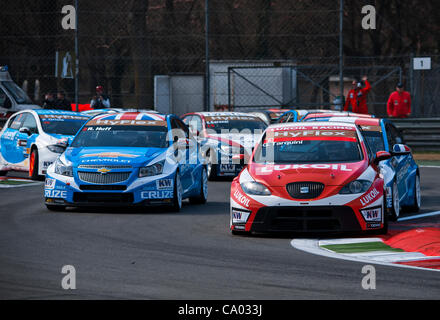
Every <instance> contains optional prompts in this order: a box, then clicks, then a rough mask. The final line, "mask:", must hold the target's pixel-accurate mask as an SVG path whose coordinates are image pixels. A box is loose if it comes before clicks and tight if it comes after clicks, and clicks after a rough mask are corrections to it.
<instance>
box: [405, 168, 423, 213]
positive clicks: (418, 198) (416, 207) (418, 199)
mask: <svg viewBox="0 0 440 320" xmlns="http://www.w3.org/2000/svg"><path fill="white" fill-rule="evenodd" d="M421 206H422V194H421V192H420V175H419V174H416V178H415V181H414V204H413V205H412V206H410V207H408V209H409V211H410V212H413V213H417V212H419V211H420V207H421Z"/></svg>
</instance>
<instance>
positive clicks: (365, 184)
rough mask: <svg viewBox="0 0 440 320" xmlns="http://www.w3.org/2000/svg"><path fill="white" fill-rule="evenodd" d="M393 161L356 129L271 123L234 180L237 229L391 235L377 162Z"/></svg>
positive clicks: (340, 125)
mask: <svg viewBox="0 0 440 320" xmlns="http://www.w3.org/2000/svg"><path fill="white" fill-rule="evenodd" d="M389 157H391V155H390V153H389V152H386V151H378V152H377V153H375V154H374V153H372V151H371V150H370V149H369V147H368V146H367V145H366V143H365V142H364V139H363V137H362V134H361V132H360V131H359V128H358V127H357V126H356V124H351V123H335V122H333V123H329V122H313V123H301V122H300V123H288V124H277V125H272V126H270V127H268V128H267V129H266V131H265V132H264V134H263V136H262V139H261V141H260V142H259V143H258V144H257V146H256V147H255V150H254V152H253V154H252V156H251V158H250V159H249V160H248V165H247V167H245V168H244V169H243V170H242V171H241V172H240V175H239V176H237V177H236V178H235V179H234V180H233V182H232V185H231V195H230V228H231V231H232V233H234V234H240V233H249V232H276V231H280V232H310V231H313V232H338V231H352V232H357V231H366V230H372V231H374V232H376V233H382V232H385V233H386V231H387V222H386V217H385V215H384V180H383V177H382V175H381V174H380V171H379V168H378V163H379V161H382V160H385V159H388V158H389Z"/></svg>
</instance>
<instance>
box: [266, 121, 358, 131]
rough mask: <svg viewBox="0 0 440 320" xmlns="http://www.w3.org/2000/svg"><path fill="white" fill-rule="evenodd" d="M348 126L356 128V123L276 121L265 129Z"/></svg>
mask: <svg viewBox="0 0 440 320" xmlns="http://www.w3.org/2000/svg"><path fill="white" fill-rule="evenodd" d="M319 126H322V127H329V126H332V127H349V128H352V127H353V128H356V124H354V123H349V122H332V124H331V125H329V123H328V121H314V122H287V123H276V124H273V125H270V126H269V127H267V129H266V130H270V129H278V128H286V130H288V129H290V128H296V127H300V128H311V127H319Z"/></svg>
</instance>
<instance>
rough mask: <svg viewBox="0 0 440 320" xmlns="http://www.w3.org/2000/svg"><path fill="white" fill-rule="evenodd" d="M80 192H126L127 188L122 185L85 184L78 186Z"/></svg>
mask: <svg viewBox="0 0 440 320" xmlns="http://www.w3.org/2000/svg"><path fill="white" fill-rule="evenodd" d="M79 189H80V190H127V186H123V185H120V184H119V185H106V184H105V185H100V184H85V185H81V186H79Z"/></svg>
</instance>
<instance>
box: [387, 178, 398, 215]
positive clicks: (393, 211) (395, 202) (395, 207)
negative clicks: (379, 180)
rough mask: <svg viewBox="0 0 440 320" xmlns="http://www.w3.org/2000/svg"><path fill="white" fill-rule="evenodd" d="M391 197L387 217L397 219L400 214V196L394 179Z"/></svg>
mask: <svg viewBox="0 0 440 320" xmlns="http://www.w3.org/2000/svg"><path fill="white" fill-rule="evenodd" d="M392 193H393V197H392V207H391V211H390V215H389V219H390V220H391V221H397V219H399V216H400V210H401V208H400V196H399V189H398V188H397V183H396V181H394V182H393V190H392Z"/></svg>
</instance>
